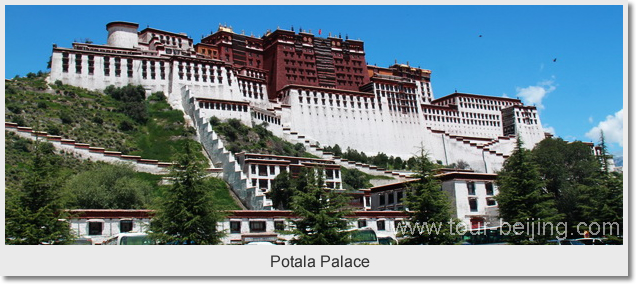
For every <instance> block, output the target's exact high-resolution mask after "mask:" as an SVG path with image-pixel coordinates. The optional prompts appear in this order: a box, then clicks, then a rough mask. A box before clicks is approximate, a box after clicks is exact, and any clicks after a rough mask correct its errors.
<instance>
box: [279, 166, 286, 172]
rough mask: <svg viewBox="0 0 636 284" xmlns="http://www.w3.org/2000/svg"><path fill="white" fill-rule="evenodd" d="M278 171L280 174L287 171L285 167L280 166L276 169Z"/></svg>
mask: <svg viewBox="0 0 636 284" xmlns="http://www.w3.org/2000/svg"><path fill="white" fill-rule="evenodd" d="M278 170H279V171H280V172H281V173H282V172H286V171H287V169H286V167H285V166H280V167H278Z"/></svg>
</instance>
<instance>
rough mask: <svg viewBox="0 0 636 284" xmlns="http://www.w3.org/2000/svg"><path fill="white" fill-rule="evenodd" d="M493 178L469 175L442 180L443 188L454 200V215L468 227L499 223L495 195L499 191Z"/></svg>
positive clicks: (494, 225) (493, 225)
mask: <svg viewBox="0 0 636 284" xmlns="http://www.w3.org/2000/svg"><path fill="white" fill-rule="evenodd" d="M494 181H495V180H494V177H493V178H492V179H488V180H484V179H482V178H479V179H470V177H469V176H466V177H461V178H457V179H451V180H446V181H443V182H442V188H443V189H444V190H445V191H446V192H447V193H448V194H449V197H450V198H451V200H452V207H453V209H454V210H453V212H454V217H457V218H459V219H460V220H461V221H462V222H464V224H466V225H467V226H468V228H476V227H480V226H481V227H496V226H498V225H499V220H498V217H499V216H498V209H497V208H498V206H497V201H496V200H495V196H496V195H497V194H498V193H499V191H498V188H497V185H496V184H495V182H494Z"/></svg>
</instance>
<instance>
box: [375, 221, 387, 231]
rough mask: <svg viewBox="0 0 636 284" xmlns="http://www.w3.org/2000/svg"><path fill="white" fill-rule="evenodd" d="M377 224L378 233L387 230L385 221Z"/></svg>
mask: <svg viewBox="0 0 636 284" xmlns="http://www.w3.org/2000/svg"><path fill="white" fill-rule="evenodd" d="M376 224H378V231H384V230H385V224H384V220H381V221H376Z"/></svg>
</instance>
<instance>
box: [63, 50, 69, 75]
mask: <svg viewBox="0 0 636 284" xmlns="http://www.w3.org/2000/svg"><path fill="white" fill-rule="evenodd" d="M68 61H69V59H68V53H67V52H64V53H62V72H65V73H66V72H68Z"/></svg>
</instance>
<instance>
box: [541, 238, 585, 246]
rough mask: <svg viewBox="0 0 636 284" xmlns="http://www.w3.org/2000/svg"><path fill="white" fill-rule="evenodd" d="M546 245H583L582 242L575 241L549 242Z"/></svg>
mask: <svg viewBox="0 0 636 284" xmlns="http://www.w3.org/2000/svg"><path fill="white" fill-rule="evenodd" d="M547 244H548V245H561V246H571V245H573V246H583V245H585V244H584V243H582V242H579V241H577V240H558V239H557V240H549V241H548V243H547Z"/></svg>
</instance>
